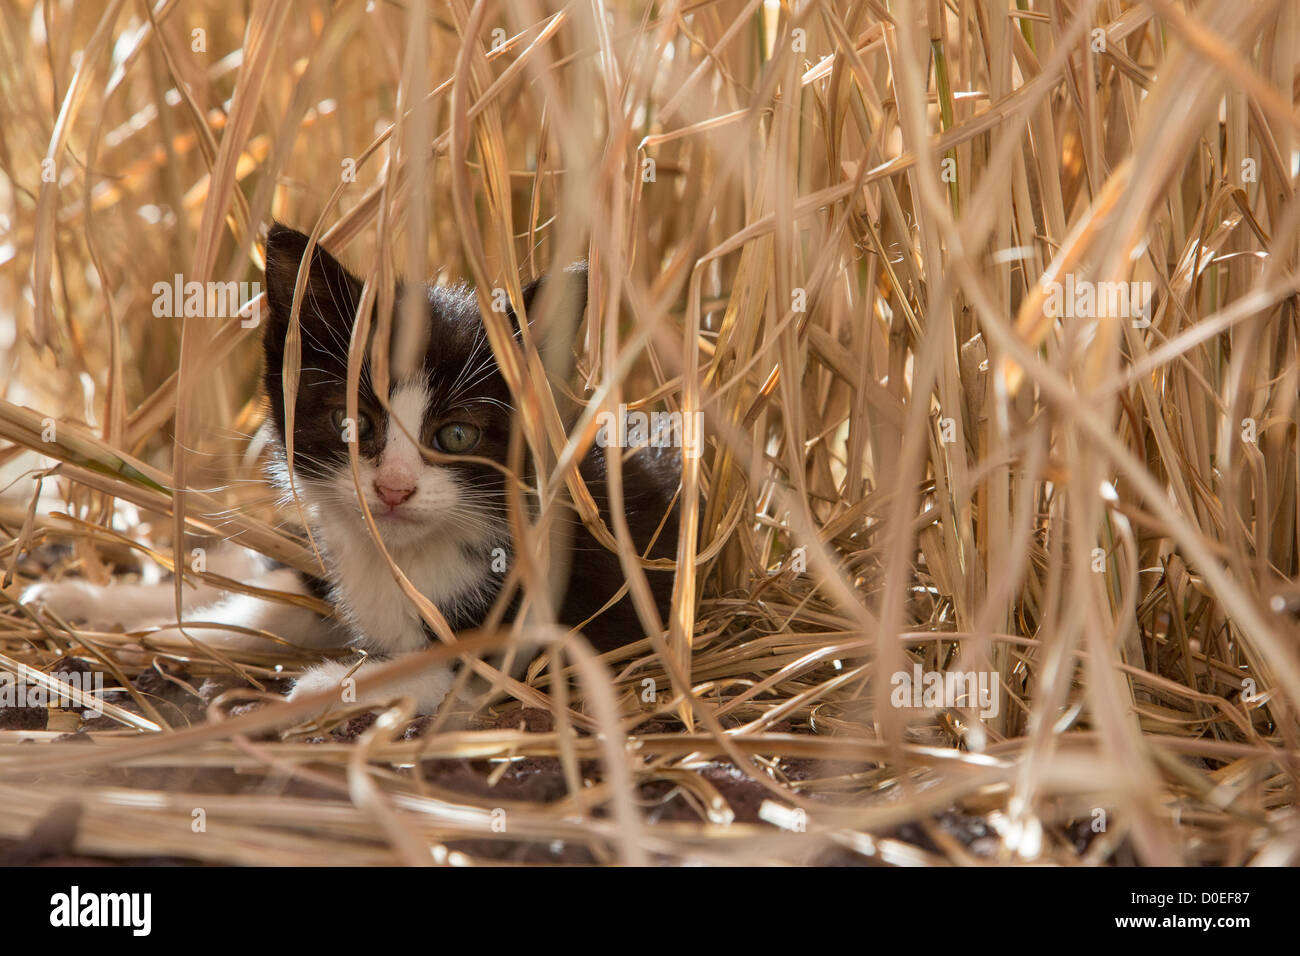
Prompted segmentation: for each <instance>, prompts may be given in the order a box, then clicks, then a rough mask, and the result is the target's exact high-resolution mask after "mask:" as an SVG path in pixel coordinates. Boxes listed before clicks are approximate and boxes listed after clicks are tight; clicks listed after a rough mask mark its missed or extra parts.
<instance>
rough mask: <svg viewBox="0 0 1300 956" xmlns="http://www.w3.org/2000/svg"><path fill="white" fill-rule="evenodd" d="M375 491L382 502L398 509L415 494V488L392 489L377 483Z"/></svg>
mask: <svg viewBox="0 0 1300 956" xmlns="http://www.w3.org/2000/svg"><path fill="white" fill-rule="evenodd" d="M375 491H376V492H377V493H378V495H379V497H380V500H382V501H383V503H384V504H386V505H388V507H390V508H396V507H397V506H398V505H400V504H401V503H402V502H403V501H405V500H406V499H407V498H409V497H411V495H413V494H415V489H414V488H390V487H388V486H387V485H381V484H379V482H375Z"/></svg>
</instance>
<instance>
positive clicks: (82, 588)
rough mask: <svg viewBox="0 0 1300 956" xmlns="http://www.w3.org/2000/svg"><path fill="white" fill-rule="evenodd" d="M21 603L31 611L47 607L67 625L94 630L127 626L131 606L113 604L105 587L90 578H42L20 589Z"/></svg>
mask: <svg viewBox="0 0 1300 956" xmlns="http://www.w3.org/2000/svg"><path fill="white" fill-rule="evenodd" d="M18 600H19V601H20V603H22V604H25V605H27V606H28V607H30V608H31V609H32V610H33V611H36V610H38V609H39V608H47V609H48V610H51V611H53V612H54V613H55V614H57V615H58V616H59V617H61V618H63V619H64V620H65V621H67V622H68V623H69V624H81V625H84V626H86V627H89V628H91V629H93V630H97V631H106V630H109V629H110V628H112V627H115V626H118V625H121V626H126V625H127V619H128V618H129V617H130V614H129V612H130V608H127V607H120V606H115V605H116V602H114V601H112V600H110V599H109V595H108V588H105V587H101V586H99V585H98V584H91V583H90V582H89V581H82V580H78V579H76V578H70V579H68V580H66V581H43V582H41V583H39V584H33V585H32V586H31V587H29V588H27V590H25V591H23V594H22V597H20V598H19V599H18Z"/></svg>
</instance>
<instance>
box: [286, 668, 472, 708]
mask: <svg viewBox="0 0 1300 956" xmlns="http://www.w3.org/2000/svg"><path fill="white" fill-rule="evenodd" d="M386 663H388V662H387V661H376V660H374V659H373V658H372V659H370V660H367V661H366V662H365V663H364V664H362V665H361V666H360V667H357V666H356V665H355V664H351V663H344V662H342V661H325V662H324V663H321V664H318V665H316V666H315V667H313V668H311V669H310V670H308V671H306V672H305V673H304V674H303V675H302V676H301V677H299V678H298V679H297V680H296V681H295V682H294V685H293V690H291V691H290V692H289V699H290V700H301V699H302V698H304V697H309V696H311V695H312V694H318V693H323V692H326V691H328V692H329V693H330V694H331V696H332V699H331V701H330V703H329V706H331V707H333V706H340V707H355V706H358V705H360V706H366V707H378V706H380V705H382V704H387V703H389V702H390V701H394V700H396V699H397V698H399V697H410V698H411V699H412V700H414V701H415V711H416V713H418V714H432V713H434V712H435V711H436V710H437V709H438V705H439V704H441V703H442V701H443V698H444V697H446V696H447V693H448V692H449V691H450V690H451V686H452V684H453V683H454V682H455V677H454V676H453V674H452V673H451V671H450V670H449V669H448V668H446V667H444V666H434V667H429V668H426V669H425V670H423V671H421V672H419V673H416V674H412V675H410V676H407V677H402V678H399V679H397V680H395V681H390V682H388V683H387V684H385V685H384V686H383V687H380V688H378V689H376V690H372V691H362V692H358V690H357V686H356V685H357V683H358V682H360V681H361V680H362V679H363V678H365V677H366V676H367V675H368V673H369V672H370V671H371V670H373V669H374V668H376V667H379V666H380V665H382V664H386Z"/></svg>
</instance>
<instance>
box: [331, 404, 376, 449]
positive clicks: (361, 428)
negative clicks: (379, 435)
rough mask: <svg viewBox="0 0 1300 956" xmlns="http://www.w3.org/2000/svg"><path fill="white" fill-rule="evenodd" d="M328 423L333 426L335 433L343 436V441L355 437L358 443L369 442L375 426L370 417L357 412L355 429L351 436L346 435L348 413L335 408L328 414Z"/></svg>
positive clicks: (344, 409)
mask: <svg viewBox="0 0 1300 956" xmlns="http://www.w3.org/2000/svg"><path fill="white" fill-rule="evenodd" d="M330 422H331V423H332V424H333V425H334V430H335V431H337V432H338V433H339V434H340V435H344V437H345V440H346V439H347V438H350V437H352V435H355V436H356V439H357V441H358V442H363V441H369V440H370V436H371V435H372V434H374V431H375V425H374V422H372V421H371V420H370V416H369V415H367V414H366V413H365V412H363V411H359V410H358V412H357V418H356V428H355V429H354V430H353V432H352V435H349V434H347V431H348V430H347V424H348V411H347V409H346V408H336V409H334V411H332V412H330Z"/></svg>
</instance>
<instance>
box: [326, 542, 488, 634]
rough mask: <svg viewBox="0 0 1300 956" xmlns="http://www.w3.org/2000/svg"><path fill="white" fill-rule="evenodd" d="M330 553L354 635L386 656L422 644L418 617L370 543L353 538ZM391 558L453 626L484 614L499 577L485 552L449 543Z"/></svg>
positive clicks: (338, 594) (342, 608) (340, 600)
mask: <svg viewBox="0 0 1300 956" xmlns="http://www.w3.org/2000/svg"><path fill="white" fill-rule="evenodd" d="M329 552H330V553H329V558H330V562H329V563H330V565H331V573H330V579H331V584H332V585H333V587H334V591H335V596H336V597H335V599H336V602H337V603H338V605H339V611H340V612H341V614H342V616H343V618H344V619H345V620H346V621H347V623H348V625H349V626H350V628H351V629H352V631H353V634H354V636H355V637H356V638H358V639H361V640H363V641H364V642H366V643H367V644H369V645H371V646H372V648H373V649H374V650H375V651H378V652H381V653H385V654H398V653H404V652H407V651H413V650H418V649H419V648H422V647H424V646H426V645H427V643H428V636H427V634H426V632H425V628H424V622H423V619H422V618H421V617H420V614H419V612H418V611H417V610H416V608H415V605H414V603H413V602H412V601H411V600H409V599H408V598H407V596H406V595H405V593H403V591H402V588H401V586H400V585H399V584H398V582H397V579H396V577H395V576H394V575H393V572H392V570H391V568H389V566H388V563H387V562H386V561H385V560H384V557H383V555H382V554H381V553H380V551H379V549H378V548H377V547H376V546H375V544H374V542H373V541H371V540H369V539H368V538H367V539H365V540H353V541H350V542H347V543H346V545H345V546H343V547H337V546H330V547H329ZM392 557H393V559H394V561H395V562H396V564H397V566H398V567H399V568H400V569H401V570H402V573H403V574H405V575H406V577H407V579H408V580H410V582H411V584H412V585H414V587H415V589H416V590H417V591H419V592H420V593H421V594H422V595H424V596H425V597H426V598H428V599H429V600H430V601H432V602H433V604H434V605H435V606H436V607H437V608H438V609H439V610H440V611H441V612H442V613H443V615H444V616H445V617H447V618H448V620H450V621H452V623H453V626H455V624H456V622H457V620H458V619H459V620H460V621H462V622H464V621H465V620H466V619H467V618H470V619H472V618H474V617H475V616H476V615H479V614H481V613H483V612H485V611H486V610H487V609H488V608H489V607H490V606H491V604H492V600H493V598H494V596H495V594H496V592H497V590H498V589H499V587H500V579H503V578H504V575H503V574H496V573H495V572H494V571H493V570H492V568H493V561H492V558H491V556H490V555H485V556H482V557H480V556H478V555H475V554H468V553H466V552H465V551H464V550H463V549H462V548H461V547H460V545H459V544H457V543H454V542H431V543H428V544H426V545H423V546H421V547H420V548H419V549H417V550H412V551H411V552H409V553H401V552H399V553H396V554H393V555H392Z"/></svg>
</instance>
